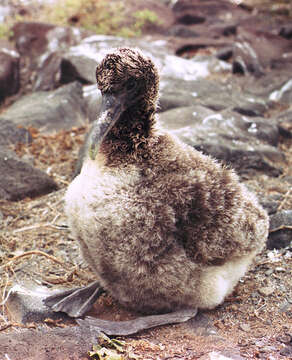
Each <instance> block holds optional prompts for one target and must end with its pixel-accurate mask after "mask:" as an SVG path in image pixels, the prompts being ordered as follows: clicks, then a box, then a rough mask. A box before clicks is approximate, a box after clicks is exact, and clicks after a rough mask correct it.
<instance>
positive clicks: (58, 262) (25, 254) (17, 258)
mask: <svg viewBox="0 0 292 360" xmlns="http://www.w3.org/2000/svg"><path fill="white" fill-rule="evenodd" d="M31 255H40V256H45V257H46V258H48V259H49V260H51V261H53V262H55V263H57V264H59V265H61V266H62V267H63V268H64V269H65V270H67V271H70V268H69V267H68V266H67V265H65V264H64V263H63V262H62V261H61V260H58V259H57V258H56V257H54V256H52V255H49V254H47V253H45V252H43V251H40V250H31V251H27V252H25V253H23V254H20V255H17V256H14V257H13V258H12V259H11V260H9V261H8V262H7V263H6V264H4V265H2V266H1V267H0V269H3V268H6V267H7V266H11V265H12V264H13V263H14V262H15V261H17V260H19V259H21V258H23V257H26V256H31Z"/></svg>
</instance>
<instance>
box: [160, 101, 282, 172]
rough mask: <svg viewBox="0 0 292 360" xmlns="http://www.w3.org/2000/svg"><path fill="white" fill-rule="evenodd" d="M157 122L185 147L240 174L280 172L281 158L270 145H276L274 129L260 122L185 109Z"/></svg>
mask: <svg viewBox="0 0 292 360" xmlns="http://www.w3.org/2000/svg"><path fill="white" fill-rule="evenodd" d="M159 123H160V124H161V126H162V127H164V128H165V129H167V130H169V131H170V132H171V133H173V134H174V135H176V136H178V137H179V138H180V139H181V140H182V141H184V142H186V143H187V144H189V145H191V146H194V147H195V148H197V149H199V150H201V151H203V152H205V153H207V154H210V155H212V156H214V157H216V158H217V159H220V160H224V161H225V162H226V163H229V164H232V165H233V167H235V168H236V170H237V171H238V172H240V173H245V172H247V171H248V170H250V169H257V170H261V171H266V172H268V173H270V174H273V175H274V176H275V175H277V174H279V173H280V169H279V168H278V165H279V163H278V162H281V161H283V156H282V154H281V153H280V152H279V151H278V150H277V149H276V148H275V147H273V146H272V145H275V144H276V143H277V137H278V132H277V127H275V126H274V125H272V124H270V123H267V122H265V121H264V120H263V119H259V118H253V119H252V120H250V119H247V118H244V117H242V116H240V115H238V114H236V113H234V112H230V111H229V110H226V111H221V112H220V113H215V112H213V111H212V110H210V109H207V108H205V107H202V106H189V107H182V108H177V109H172V110H169V111H166V112H163V113H161V114H160V116H159Z"/></svg>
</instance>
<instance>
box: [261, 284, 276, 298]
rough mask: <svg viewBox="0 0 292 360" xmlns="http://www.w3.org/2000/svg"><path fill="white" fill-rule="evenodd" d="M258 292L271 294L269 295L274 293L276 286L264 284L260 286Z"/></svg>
mask: <svg viewBox="0 0 292 360" xmlns="http://www.w3.org/2000/svg"><path fill="white" fill-rule="evenodd" d="M258 292H259V293H260V295H263V296H269V295H271V294H273V292H274V288H273V287H271V286H264V287H261V288H259V289H258Z"/></svg>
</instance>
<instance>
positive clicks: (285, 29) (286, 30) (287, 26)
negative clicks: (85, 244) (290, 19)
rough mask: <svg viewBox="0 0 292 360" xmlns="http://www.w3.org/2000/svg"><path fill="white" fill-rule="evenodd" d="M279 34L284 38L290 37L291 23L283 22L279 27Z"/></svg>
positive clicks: (291, 33)
mask: <svg viewBox="0 0 292 360" xmlns="http://www.w3.org/2000/svg"><path fill="white" fill-rule="evenodd" d="M279 35H280V36H283V37H284V38H285V39H288V40H290V39H292V25H291V24H285V25H284V26H282V27H281V30H280V32H279Z"/></svg>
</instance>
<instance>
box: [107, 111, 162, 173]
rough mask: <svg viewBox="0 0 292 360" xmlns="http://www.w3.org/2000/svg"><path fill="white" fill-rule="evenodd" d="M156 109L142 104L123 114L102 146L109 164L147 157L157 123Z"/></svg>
mask: <svg viewBox="0 0 292 360" xmlns="http://www.w3.org/2000/svg"><path fill="white" fill-rule="evenodd" d="M155 110H156V109H155V107H154V106H149V105H148V106H145V105H144V106H143V104H140V105H139V106H135V107H133V108H129V109H128V110H126V111H125V112H124V113H123V114H122V115H121V117H120V118H119V119H118V121H117V123H116V124H115V125H114V127H113V128H112V129H111V130H110V132H109V133H108V135H107V136H106V138H105V139H104V141H103V143H102V145H101V147H100V151H101V152H102V153H103V155H104V156H105V157H106V159H107V163H108V165H113V166H114V165H115V164H116V163H121V162H132V161H137V160H139V159H141V160H142V159H143V158H144V159H145V158H147V156H148V150H147V149H148V144H149V139H150V138H151V136H152V134H153V129H154V125H155Z"/></svg>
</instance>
